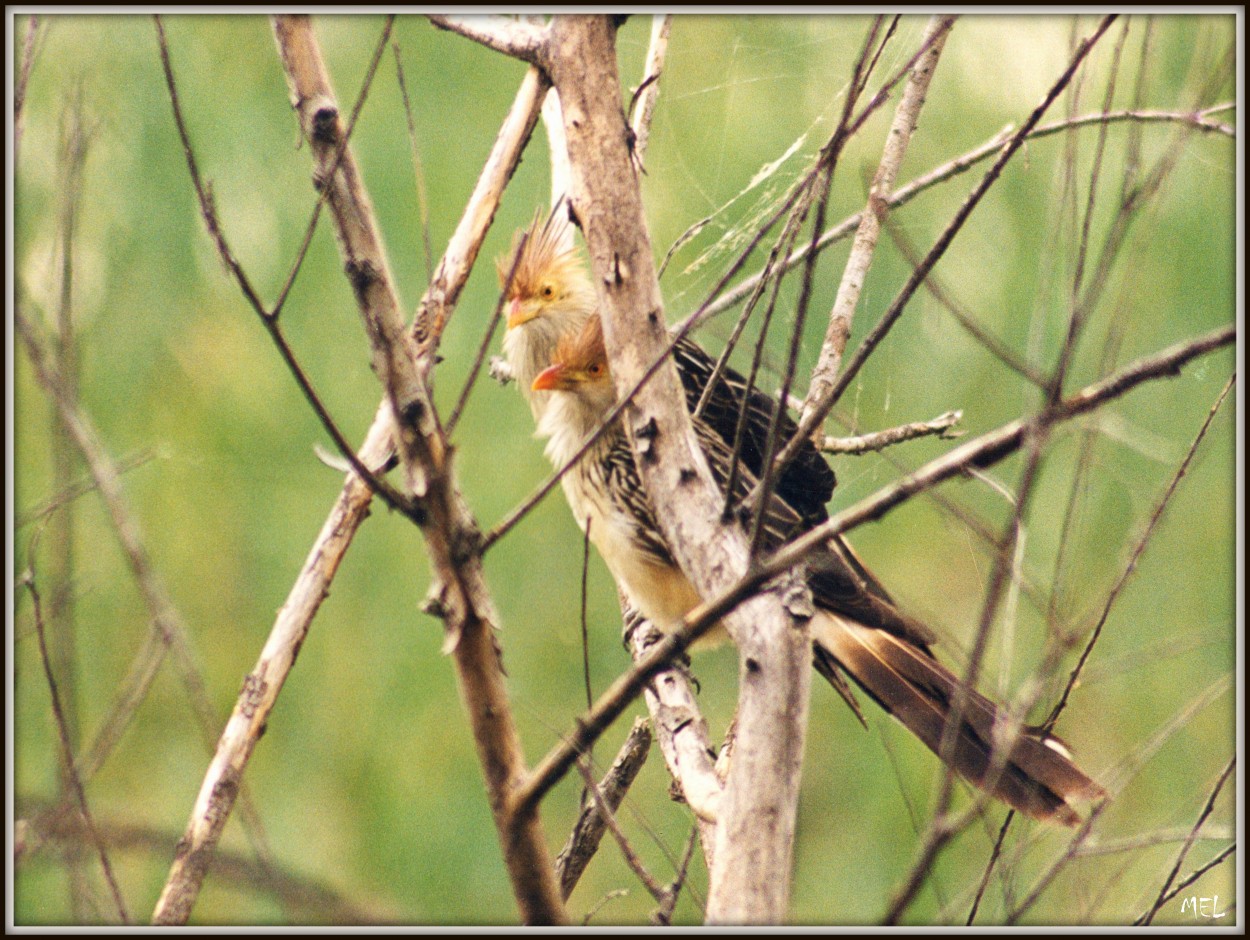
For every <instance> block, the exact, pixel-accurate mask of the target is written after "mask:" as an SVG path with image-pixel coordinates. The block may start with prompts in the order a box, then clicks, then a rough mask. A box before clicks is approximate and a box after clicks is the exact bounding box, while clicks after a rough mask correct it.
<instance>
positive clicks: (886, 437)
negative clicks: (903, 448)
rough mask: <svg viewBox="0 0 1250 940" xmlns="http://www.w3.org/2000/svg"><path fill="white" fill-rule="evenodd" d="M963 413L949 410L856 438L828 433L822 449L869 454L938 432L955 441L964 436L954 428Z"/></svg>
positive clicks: (839, 452) (943, 438)
mask: <svg viewBox="0 0 1250 940" xmlns="http://www.w3.org/2000/svg"><path fill="white" fill-rule="evenodd" d="M963 416H964V413H963V412H962V411H948V412H946V413H945V414H940V415H938V416H937V417H936V418H933V419H932V420H930V421H912V422H911V423H909V424H900V425H898V426H897V427H893V428H886V429H885V430H884V431H874V432H872V433H871V434H859V435H856V436H855V437H831V436H826V437H825V439H824V440H823V441H822V442H821V444H820V450H822V451H824V452H825V453H826V454H868V453H873V452H875V451H879V450H884V449H885V448H887V447H891V446H893V445H894V444H901V443H903V442H904V441H914V440H916V438H919V437H931V436H933V435H936V436H937V437H939V438H941V439H942V440H944V441H946V440H953V439H954V438H957V437H959V436H960V432H958V431H952V430H951V428H953V427H954V426H955V425H956V424H958V423H959V422H960V421H962V420H963Z"/></svg>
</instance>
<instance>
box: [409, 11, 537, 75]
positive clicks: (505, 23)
mask: <svg viewBox="0 0 1250 940" xmlns="http://www.w3.org/2000/svg"><path fill="white" fill-rule="evenodd" d="M429 20H430V22H431V23H433V24H434V25H435V26H437V27H438V28H439V29H445V30H447V31H448V32H452V33H457V34H459V35H461V36H463V37H465V38H466V39H472V40H473V41H474V42H478V43H481V44H482V45H483V46H486V47H487V48H488V49H494V50H495V51H496V52H502V53H503V54H504V55H510V56H512V57H513V58H514V59H521V60H522V61H525V62H529V63H530V64H531V65H532V64H534V63H535V62H537V61H538V58H539V56H540V54H541V53H542V50H543V47H544V45H545V43H546V41H547V34H548V32H549V30H548V28H547V27H544V26H537V25H535V24H533V23H527V22H525V21H524V20H514V19H509V18H508V17H505V16H445V15H435V14H430V16H429Z"/></svg>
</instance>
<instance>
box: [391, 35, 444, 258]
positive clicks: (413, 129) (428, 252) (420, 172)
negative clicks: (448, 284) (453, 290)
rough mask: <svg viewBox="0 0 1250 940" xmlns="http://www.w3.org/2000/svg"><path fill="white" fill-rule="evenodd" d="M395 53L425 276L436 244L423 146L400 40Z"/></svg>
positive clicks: (392, 42) (393, 44) (397, 41)
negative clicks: (426, 188) (420, 142)
mask: <svg viewBox="0 0 1250 940" xmlns="http://www.w3.org/2000/svg"><path fill="white" fill-rule="evenodd" d="M391 50H392V51H393V52H394V53H395V77H396V79H398V81H399V93H400V96H401V97H402V98H403V99H404V117H406V118H407V119H408V146H409V149H410V150H411V151H412V175H413V178H414V179H415V180H416V184H417V211H418V212H419V213H420V214H421V245H422V247H423V248H424V249H425V276H426V278H430V277H433V275H434V245H433V244H432V243H431V241H430V200H429V197H428V196H427V195H426V192H425V166H424V165H423V164H422V162H421V147H420V146H419V145H418V143H417V122H416V119H415V118H414V117H413V114H412V102H411V101H410V100H409V98H408V82H407V81H406V80H405V79H404V60H403V57H402V56H401V55H400V54H399V40H398V39H392V40H391Z"/></svg>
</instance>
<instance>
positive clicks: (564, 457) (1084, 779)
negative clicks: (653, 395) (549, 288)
mask: <svg viewBox="0 0 1250 940" xmlns="http://www.w3.org/2000/svg"><path fill="white" fill-rule="evenodd" d="M531 385H532V388H533V390H535V391H540V392H546V393H548V394H550V396H551V397H550V399H549V401H548V404H547V407H546V408H545V410H544V412H543V414H542V417H541V418H540V425H541V432H542V434H543V435H544V436H546V438H547V443H546V454H547V456H548V458H549V459H550V460H551V461H552V463H553V464H555V465H556V466H563V465H564V464H566V463H568V462H569V461H570V460H572V459H573V458H574V457H575V456H576V455H577V453H578V451H579V450H580V449H581V448H582V446H583V444H584V443H585V441H586V439H587V437H588V435H590V434H591V433H593V432H595V431H597V430H598V429H599V426H600V425H601V424H602V423H603V420H604V418H605V417H607V416H608V413H609V412H610V411H611V410H612V408H613V407H614V406H615V403H616V401H617V393H616V390H615V388H614V386H613V383H612V376H611V369H610V365H609V362H608V357H607V353H606V350H605V347H604V341H603V327H602V322H601V320H600V319H599V318H598V317H591V318H588V319H587V320H586V321H585V322H584V323H583V324H582V326H581V327H580V328H579V329H578V330H577V331H576V332H574V333H567V334H565V335H564V336H563V337H562V338H561V339H559V340H558V341H557V343H556V348H555V350H554V352H553V354H552V361H551V363H550V365H549V366H548V367H547V368H546V369H544V370H543V371H542V372H539V373H538V374H537V375H536V376H535V377H534V379H533V381H532V383H531ZM693 427H694V432H695V436H696V439H697V441H698V444H699V446H700V448H701V449H702V451H703V454H704V456H705V457H706V458H707V462H708V466H709V468H710V469H711V471H712V476H713V478H714V479H715V481H716V484H717V486H718V487H720V488H721V489H722V491H723V489H724V487H725V486H726V485H727V481H728V479H729V477H730V474H729V466H730V462H731V460H732V453H731V451H730V449H729V447H728V446H727V445H726V444H725V442H724V441H723V440H722V438H721V436H720V435H719V434H717V433H716V432H715V431H714V430H713V429H712V428H710V427H709V426H708V425H707V423H706V422H704V421H703V420H702V419H700V418H695V419H694V420H693ZM562 483H563V485H564V489H565V494H566V496H567V497H568V501H569V504H570V507H571V508H572V510H573V514H574V517H575V518H576V519H577V520H578V523H579V524H580V525H581V527H582V529H583V531H587V529H588V533H587V534H588V536H589V538H590V540H591V542H593V543H594V545H595V548H596V550H597V551H598V552H599V554H600V556H601V557H602V558H603V560H604V561H605V563H606V564H607V566H608V568H609V570H610V571H611V572H612V574H613V575H614V576H615V577H616V579H617V582H618V584H620V585H621V587H622V589H623V590H624V591H625V593H626V594H627V595H628V596H629V598H630V600H631V601H632V602H633V603H634V605H635V606H636V607H637V608H638V609H639V611H641V613H642V614H643V615H644V616H646V617H647V618H648V619H650V620H651V621H652V622H653V623H654V624H655V625H656V626H657V627H658V628H659V629H660V630H661V631H665V632H671V631H673V630H675V629H677V628H678V627H680V625H681V623H682V621H683V618H684V617H685V615H686V614H687V613H688V612H689V611H690V610H691V609H693V608H694V607H695V606H696V605H697V604H698V603H699V602H700V600H701V598H700V596H699V594H698V592H697V590H696V589H695V588H694V586H693V585H692V584H691V583H690V581H689V580H688V579H687V578H686V576H685V575H684V574H683V573H682V571H681V569H680V567H679V566H678V565H677V564H676V562H675V561H674V560H673V556H672V553H671V552H670V551H669V549H668V546H667V544H666V543H665V540H664V536H663V534H662V532H661V530H660V527H659V526H658V525H657V524H656V520H655V515H654V512H653V510H652V507H651V504H650V503H649V501H648V499H647V495H646V490H645V487H644V486H643V484H642V481H641V478H640V477H639V475H638V471H637V465H636V463H635V458H634V448H633V446H632V444H631V441H630V439H629V432H628V430H627V429H626V426H625V422H623V421H622V420H621V419H620V418H619V417H618V418H617V419H615V420H614V421H613V422H612V424H611V425H610V426H609V427H607V428H605V429H604V430H603V432H602V433H601V435H600V436H599V438H598V439H597V440H596V441H595V442H594V443H593V444H592V445H591V447H590V448H589V449H588V450H587V451H586V452H585V453H584V454H583V455H582V456H581V457H580V459H578V461H577V463H576V464H575V465H574V466H573V467H572V468H571V469H570V470H569V472H567V473H565V475H564V476H563V478H562ZM754 484H755V479H754V477H753V476H752V475H751V474H749V473H746V474H739V475H738V477H737V481H736V483H735V487H736V489H737V490H740V492H736V493H735V496H737V497H739V498H741V497H743V496H745V495H746V494H747V493H748V492H749V491H750V490H751V488H752V487H753V486H754ZM722 495H723V492H722ZM804 529H805V522H804V519H803V517H802V515H801V514H800V513H798V512H797V511H796V510H794V508H793V507H791V506H790V505H789V504H788V503H787V502H786V501H785V500H784V499H782V498H781V497H779V496H778V495H777V494H775V493H774V494H773V495H772V496H771V498H770V499H769V500H768V502H767V503H766V505H765V518H764V541H763V547H764V549H765V550H766V551H773V550H776V549H777V548H780V547H781V546H782V545H783V544H784V543H785V542H786V541H787V540H789V539H791V538H793V537H794V536H795V535H797V534H799V533H801V532H802V531H804ZM843 544H844V543H842V542H839V541H837V540H831V541H830V542H828V543H826V544H825V545H824V546H823V547H822V548H821V549H820V550H818V551H817V552H815V553H813V554H812V555H811V556H809V558H808V559H807V562H806V570H807V579H808V585H809V587H810V589H811V592H812V598H813V601H814V615H813V617H812V618H811V620H810V628H811V636H812V639H813V656H814V662H815V665H816V667H817V669H818V671H819V672H820V673H821V674H822V675H824V676H825V677H826V678H829V679H831V681H834V680H833V678H832V676H831V675H830V673H842V672H844V673H845V674H846V675H849V676H850V678H851V679H852V680H853V681H854V683H855V684H856V685H857V686H859V688H860V689H862V690H863V691H864V693H866V694H867V695H868V696H869V697H870V698H872V699H873V700H875V701H876V702H877V704H878V705H880V706H881V707H882V708H883V709H885V711H886V712H888V713H890V714H891V715H893V716H894V717H895V718H897V719H898V720H899V721H900V722H901V723H902V724H903V726H904V727H906V728H907V729H908V730H909V731H911V732H912V733H913V734H915V735H916V737H918V738H919V739H920V740H921V741H922V742H923V743H924V744H925V745H926V746H928V748H929V749H930V750H932V751H933V752H934V753H935V754H938V755H939V756H942V737H943V734H944V730H945V727H946V724H947V718H948V716H949V714H950V712H951V710H952V706H953V702H954V699H955V697H956V692H957V689H958V687H959V685H960V680H959V679H958V678H957V677H956V676H955V675H954V673H952V672H951V671H950V670H949V669H947V668H946V667H945V666H943V665H942V664H941V663H940V662H939V661H938V660H937V658H936V657H935V655H934V654H933V651H932V649H931V648H930V646H931V644H932V643H933V642H934V636H933V634H932V633H931V632H930V631H929V630H928V629H927V628H926V627H924V625H923V624H921V623H919V622H918V621H917V620H915V619H914V618H912V617H910V616H908V615H907V614H905V613H903V612H902V611H901V610H899V608H898V607H897V606H896V605H895V604H894V602H893V601H892V600H891V599H890V597H889V595H888V594H887V593H886V592H885V590H884V588H882V587H881V586H880V583H879V582H877V581H876V580H875V579H872V578H871V576H869V578H868V579H866V578H865V575H866V574H867V569H866V568H864V566H863V563H862V562H861V561H860V560H859V559H855V558H852V557H851V556H848V555H847V554H846V553H845V552H844V551H843V550H842V548H841V546H842V545H843ZM718 632H720V635H721V636H723V628H718ZM822 667H823V668H822ZM835 685H836V682H835ZM1001 718H1002V716H1001V711H1000V709H999V708H998V707H997V706H996V705H995V704H994V702H992V701H991V700H990V699H988V698H986V697H985V696H983V695H981V694H980V693H979V692H977V691H976V690H974V689H968V690H967V692H966V697H965V704H964V707H963V710H962V722H961V724H960V726H959V727H958V730H957V733H956V735H955V739H954V743H953V746H952V747H950V748H949V751H950V753H949V755H948V759H949V761H950V764H951V766H952V768H953V769H954V770H955V771H956V772H957V773H958V774H959V775H960V776H962V777H964V778H965V779H967V780H969V781H970V782H971V783H973V784H976V785H978V786H981V787H983V788H986V789H988V790H989V791H990V793H991V794H992V795H993V796H995V797H997V798H999V799H1000V800H1002V801H1003V802H1005V803H1007V804H1008V805H1009V806H1011V807H1013V808H1014V809H1016V810H1018V811H1020V812H1022V813H1024V814H1025V815H1027V816H1029V817H1032V818H1034V819H1039V820H1045V821H1049V822H1055V823H1060V824H1064V825H1068V826H1075V825H1078V824H1079V823H1080V821H1081V816H1080V815H1079V814H1078V813H1077V811H1076V810H1075V809H1074V807H1073V804H1074V803H1079V802H1086V801H1089V800H1094V799H1097V798H1100V797H1101V796H1104V795H1105V791H1104V790H1103V789H1102V787H1100V786H1099V785H1098V784H1097V783H1095V782H1094V781H1093V780H1091V779H1090V778H1089V777H1088V776H1086V775H1085V773H1084V772H1082V771H1081V770H1080V768H1079V767H1077V765H1076V764H1075V763H1074V761H1073V759H1072V756H1071V754H1070V753H1069V752H1068V750H1067V747H1066V746H1065V745H1064V744H1063V743H1062V742H1060V741H1059V740H1058V739H1057V738H1055V737H1054V736H1053V735H1051V734H1049V733H1048V732H1047V731H1045V730H1043V729H1041V728H1037V727H1027V726H1026V727H1023V728H1021V730H1020V732H1019V734H1018V736H1017V738H1016V739H1015V741H1014V743H1013V744H1012V746H1011V751H1010V754H1009V756H1008V757H1007V758H1006V760H1005V761H1004V762H1002V763H1001V769H999V768H998V765H995V763H994V759H993V753H992V751H993V742H994V740H995V738H994V735H995V726H996V724H997V723H999V722H1000V721H1001Z"/></svg>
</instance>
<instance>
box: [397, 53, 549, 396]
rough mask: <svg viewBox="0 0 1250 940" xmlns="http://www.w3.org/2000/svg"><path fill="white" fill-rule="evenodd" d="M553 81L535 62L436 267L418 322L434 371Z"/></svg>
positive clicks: (423, 358)
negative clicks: (436, 356) (447, 330)
mask: <svg viewBox="0 0 1250 940" xmlns="http://www.w3.org/2000/svg"><path fill="white" fill-rule="evenodd" d="M550 87H551V85H550V83H549V82H548V81H547V79H546V78H545V77H544V76H543V74H542V72H541V71H539V70H538V69H537V68H531V69H529V70H528V71H527V72H526V73H525V78H523V79H522V80H521V87H520V88H519V89H518V90H517V95H516V98H515V100H514V101H513V103H512V108H511V109H510V110H509V111H508V114H507V116H506V117H505V118H504V122H503V125H502V126H501V127H500V128H499V134H498V136H497V137H496V138H495V145H494V147H492V148H491V152H490V155H489V156H488V157H487V158H486V163H485V165H484V166H483V167H482V172H481V174H479V176H478V180H477V185H476V186H474V188H473V193H472V194H471V195H470V196H469V201H468V203H467V204H466V205H465V208H464V213H463V214H462V215H461V217H460V222H459V224H457V226H456V230H455V231H454V232H453V233H452V235H451V240H450V241H449V242H448V243H447V248H446V250H445V251H444V252H443V257H442V259H441V260H440V261H439V263H438V267H437V268H435V270H434V277H433V278H432V280H431V282H430V286H429V289H428V290H427V291H426V293H425V296H424V297H422V298H421V303H420V305H419V306H418V307H417V314H416V318H415V322H414V324H413V327H412V332H413V335H414V336H415V337H416V339H417V344H418V349H419V357H420V358H419V365H420V368H421V370H422V372H423V374H425V375H427V376H428V374H429V371H430V369H431V368H432V367H433V364H434V353H435V352H436V351H437V349H438V343H439V339H440V338H441V337H442V335H443V330H444V329H445V328H446V326H447V323H448V321H449V320H450V319H451V314H452V312H453V311H454V310H455V307H456V304H457V302H458V301H459V300H460V292H461V290H462V289H463V288H464V284H465V281H467V280H468V278H469V272H470V271H471V270H472V269H473V264H474V262H475V261H477V255H478V252H479V251H480V250H481V248H482V242H483V241H484V240H485V238H486V233H487V231H488V230H489V229H490V225H491V222H493V221H494V218H495V211H496V210H497V209H498V208H499V200H500V198H501V197H502V196H503V190H504V187H505V186H507V185H508V181H509V180H511V179H512V174H513V173H514V172H516V168H517V166H518V165H519V164H520V162H521V151H522V150H524V149H525V145H526V143H528V142H529V139H530V134H531V133H533V131H534V126H535V125H536V124H537V123H538V117H539V113H540V111H541V109H542V102H543V98H544V97H545V96H546V94H547V89H548V88H550Z"/></svg>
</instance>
